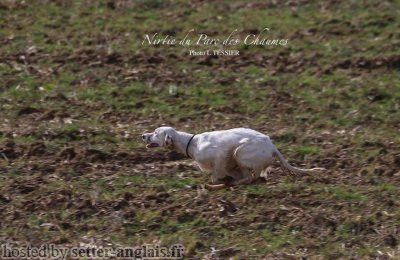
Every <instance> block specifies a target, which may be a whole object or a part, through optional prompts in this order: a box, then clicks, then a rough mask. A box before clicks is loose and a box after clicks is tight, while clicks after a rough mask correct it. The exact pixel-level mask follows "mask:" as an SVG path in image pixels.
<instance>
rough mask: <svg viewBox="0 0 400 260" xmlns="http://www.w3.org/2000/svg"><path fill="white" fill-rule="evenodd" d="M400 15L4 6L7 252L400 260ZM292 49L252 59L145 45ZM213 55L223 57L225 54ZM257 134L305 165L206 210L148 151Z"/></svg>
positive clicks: (214, 200) (126, 3)
mask: <svg viewBox="0 0 400 260" xmlns="http://www.w3.org/2000/svg"><path fill="white" fill-rule="evenodd" d="M399 7H400V3H399V1H397V0H393V1H372V0H371V1H341V0H329V1H308V0H301V1H274V0H270V1H252V2H251V3H250V2H249V1H200V0H198V1H197V0H196V1H194V0H193V1H162V0H149V1H143V0H137V1H133V0H118V1H89V0H87V1H63V0H57V1H44V0H43V1H39V0H38V1H8V0H4V1H0V43H1V45H0V108H1V110H0V219H1V221H0V243H5V242H10V241H14V242H18V243H25V242H29V243H33V244H35V245H38V244H43V243H55V244H57V245H65V246H71V245H79V243H91V244H95V245H98V246H105V245H113V246H119V245H123V246H136V245H141V244H145V243H151V244H158V243H160V244H163V245H171V244H174V243H181V244H183V245H184V246H185V248H186V258H187V259H201V258H205V259H209V258H218V257H219V258H220V259H226V258H229V257H234V258H235V259H236V258H237V259H261V258H263V257H267V258H273V257H275V258H283V259H290V258H291V257H300V256H304V257H312V256H319V257H321V259H337V258H350V257H354V258H376V257H378V258H380V259H387V258H390V257H393V258H396V256H397V257H400V245H399V239H400V237H399V234H400V210H399V206H400V203H399V201H398V198H399V196H400V190H399V184H400V169H399V168H400V135H399V129H400V112H399V111H400V109H399V106H400V53H399V46H400V21H399V17H400V12H399V10H400V8H399ZM265 27H269V28H271V31H270V32H269V34H268V35H270V36H271V37H275V38H283V39H288V43H287V45H285V46H244V45H240V46H237V47H230V48H228V49H237V50H239V51H240V55H239V56H190V55H188V51H189V49H190V48H189V47H178V46H148V45H142V44H141V43H142V41H143V37H144V35H145V34H153V33H156V32H158V33H160V34H163V35H165V34H171V35H175V36H176V37H182V36H184V34H185V33H186V32H188V31H189V30H190V29H192V28H194V29H196V32H197V33H199V32H201V33H206V34H208V35H210V36H213V37H217V36H221V35H229V33H231V31H232V30H233V29H235V28H237V29H239V31H240V33H241V35H246V34H258V33H260V31H261V30H262V29H263V28H265ZM211 49H212V48H211ZM161 124H168V125H171V126H174V127H176V128H177V129H180V130H183V131H187V132H191V133H200V132H203V131H209V130H216V129H227V128H232V127H251V128H253V129H256V130H259V131H261V132H264V133H266V134H268V135H269V136H270V137H271V139H272V140H273V141H274V143H275V144H276V145H277V147H278V148H279V149H280V151H281V152H282V153H283V154H284V155H285V156H286V157H287V158H288V159H289V160H290V162H291V163H292V164H293V165H296V166H300V167H316V166H319V167H325V168H326V169H327V170H326V171H325V172H323V173H322V174H319V175H310V176H301V177H298V178H293V177H289V176H287V175H286V174H284V173H283V172H282V171H281V170H280V169H279V165H278V164H277V165H275V167H274V170H273V171H272V172H271V174H270V175H269V177H268V179H267V180H266V181H265V182H263V183H259V184H254V185H249V186H240V187H232V188H230V189H224V190H220V191H211V192H206V191H202V190H201V188H200V187H201V185H203V184H205V183H208V182H209V181H210V175H209V174H206V173H201V172H200V171H198V170H197V168H196V166H195V164H194V162H193V161H192V160H190V159H187V158H185V156H183V155H179V154H176V153H174V152H171V151H168V150H164V149H151V150H148V149H146V148H145V147H144V144H142V142H141V139H140V134H141V133H143V132H144V131H146V130H147V131H150V130H153V129H154V128H156V127H158V126H160V125H161Z"/></svg>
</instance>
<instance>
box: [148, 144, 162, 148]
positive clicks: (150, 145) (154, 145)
mask: <svg viewBox="0 0 400 260" xmlns="http://www.w3.org/2000/svg"><path fill="white" fill-rule="evenodd" d="M158 146H159V145H158V143H149V144H147V145H146V148H153V147H158Z"/></svg>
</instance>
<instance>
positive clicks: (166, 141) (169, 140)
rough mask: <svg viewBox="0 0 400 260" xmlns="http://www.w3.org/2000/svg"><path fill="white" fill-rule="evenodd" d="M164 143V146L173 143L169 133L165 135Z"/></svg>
mask: <svg viewBox="0 0 400 260" xmlns="http://www.w3.org/2000/svg"><path fill="white" fill-rule="evenodd" d="M164 144H165V146H170V145H172V144H173V142H172V137H171V136H170V135H169V134H166V135H165V140H164Z"/></svg>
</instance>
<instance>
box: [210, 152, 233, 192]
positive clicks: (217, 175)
mask: <svg viewBox="0 0 400 260" xmlns="http://www.w3.org/2000/svg"><path fill="white" fill-rule="evenodd" d="M228 175H229V172H228V171H227V167H226V159H225V158H224V157H222V158H218V159H216V160H215V163H214V168H213V172H212V175H211V183H212V184H206V185H205V187H206V188H207V189H209V190H219V189H223V188H225V187H226V184H225V183H221V179H223V178H224V177H226V176H228Z"/></svg>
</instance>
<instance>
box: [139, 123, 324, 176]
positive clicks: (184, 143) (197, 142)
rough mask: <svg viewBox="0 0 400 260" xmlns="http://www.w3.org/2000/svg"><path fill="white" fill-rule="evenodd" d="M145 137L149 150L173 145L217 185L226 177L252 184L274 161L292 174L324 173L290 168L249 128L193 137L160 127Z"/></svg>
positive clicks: (258, 134) (264, 139) (262, 137)
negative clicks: (191, 159)
mask: <svg viewBox="0 0 400 260" xmlns="http://www.w3.org/2000/svg"><path fill="white" fill-rule="evenodd" d="M142 138H143V140H144V141H145V142H146V143H147V147H158V146H168V145H173V146H174V148H175V149H176V150H177V151H178V152H181V153H184V154H185V153H186V154H187V155H188V156H190V157H191V158H193V159H194V160H195V161H196V162H197V163H198V165H199V167H200V169H201V170H202V171H207V172H212V182H213V183H214V184H215V183H220V182H222V180H223V179H225V178H226V177H230V178H233V179H234V180H235V181H234V184H242V183H249V182H251V181H253V180H255V179H257V178H258V177H259V176H260V175H261V173H262V172H263V171H264V170H266V168H267V167H268V166H269V165H271V164H272V162H273V161H274V160H275V158H278V159H279V162H280V163H281V166H282V168H284V169H285V170H287V171H289V172H290V173H292V174H298V173H306V172H315V171H319V170H322V168H314V169H299V168H296V167H293V166H291V165H290V164H289V163H288V162H287V161H286V159H285V158H284V157H283V155H282V154H281V153H280V152H279V151H278V149H277V148H276V147H275V145H274V144H273V143H272V142H271V140H270V139H269V137H268V136H267V135H264V134H262V133H260V132H257V131H255V130H252V129H248V128H234V129H229V130H223V131H213V132H205V133H201V134H197V135H192V134H189V133H185V132H180V131H176V130H175V129H174V128H172V127H159V128H157V129H156V130H155V131H154V132H153V133H147V134H143V135H142Z"/></svg>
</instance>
